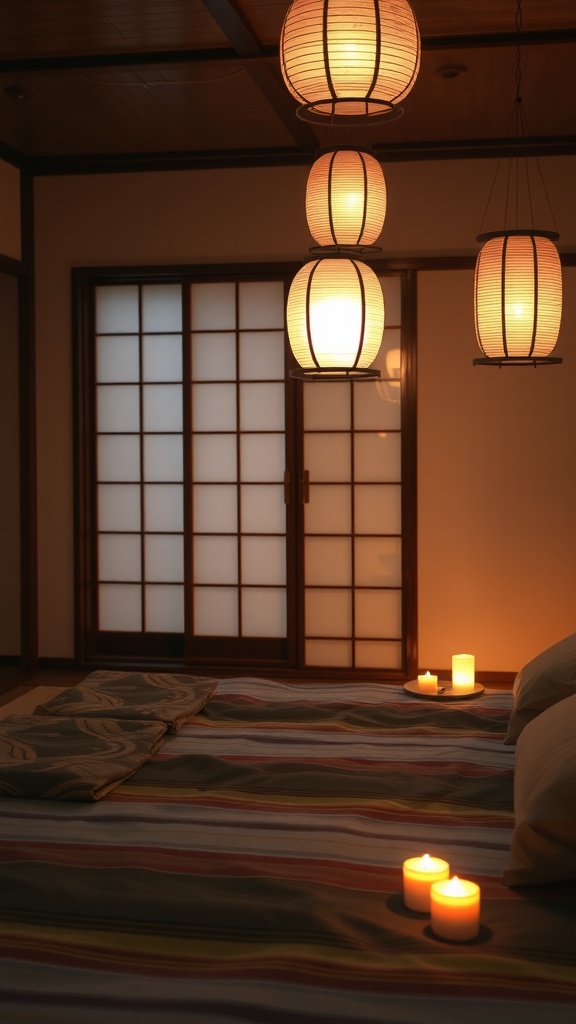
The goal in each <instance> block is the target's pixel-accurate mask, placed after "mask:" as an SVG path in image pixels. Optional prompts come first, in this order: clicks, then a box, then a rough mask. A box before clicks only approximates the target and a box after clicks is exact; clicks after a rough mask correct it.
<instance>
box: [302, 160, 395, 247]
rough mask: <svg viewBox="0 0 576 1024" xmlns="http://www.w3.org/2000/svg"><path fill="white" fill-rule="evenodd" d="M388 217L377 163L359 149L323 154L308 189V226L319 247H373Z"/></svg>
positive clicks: (310, 178) (316, 162) (382, 178)
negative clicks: (385, 218)
mask: <svg viewBox="0 0 576 1024" xmlns="http://www.w3.org/2000/svg"><path fill="white" fill-rule="evenodd" d="M385 216H386V184H385V181H384V174H383V172H382V167H381V166H380V164H379V162H378V160H376V158H375V157H373V156H371V155H370V154H369V153H365V152H363V151H362V150H358V149H351V148H350V149H348V148H346V149H344V148H341V149H335V150H332V151H330V152H328V153H323V154H322V155H321V156H319V157H318V159H317V160H316V161H315V162H314V164H313V165H312V169H311V171H310V174H309V176H308V184H307V186H306V217H307V219H308V227H309V228H310V232H311V234H312V236H313V238H314V239H315V240H316V241H317V242H318V245H319V246H336V247H348V248H349V247H358V248H359V249H366V247H369V246H373V244H374V242H375V241H376V239H377V238H378V236H379V234H380V232H381V231H382V227H383V225H384V217H385Z"/></svg>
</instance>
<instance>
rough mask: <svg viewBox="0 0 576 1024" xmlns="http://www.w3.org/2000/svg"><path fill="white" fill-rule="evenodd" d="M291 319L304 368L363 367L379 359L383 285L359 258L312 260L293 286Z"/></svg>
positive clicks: (297, 354) (292, 340)
mask: <svg viewBox="0 0 576 1024" xmlns="http://www.w3.org/2000/svg"><path fill="white" fill-rule="evenodd" d="M286 319H287V324H288V335H289V338H290V345H291V348H292V351H293V353H294V355H295V357H296V359H297V361H298V363H299V364H300V366H302V367H304V368H305V369H306V368H310V369H312V368H314V367H317V368H319V369H330V368H333V369H334V368H336V369H356V368H358V369H363V368H365V367H368V366H370V364H371V363H372V362H373V361H374V359H375V358H376V356H377V354H378V349H379V348H380V344H381V342H382V334H383V332H384V299H383V297H382V289H381V287H380V282H379V281H378V278H377V277H376V274H375V273H374V271H373V270H371V268H370V267H368V266H366V264H365V263H361V262H359V261H358V260H352V259H346V258H343V257H338V258H336V259H319V260H313V261H311V262H310V263H307V264H306V265H305V266H304V267H302V268H301V270H299V271H298V273H297V274H296V277H295V278H294V280H293V282H292V285H291V287H290V292H289V295H288V304H287V310H286Z"/></svg>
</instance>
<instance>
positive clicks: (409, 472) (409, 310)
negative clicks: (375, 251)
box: [400, 270, 418, 679]
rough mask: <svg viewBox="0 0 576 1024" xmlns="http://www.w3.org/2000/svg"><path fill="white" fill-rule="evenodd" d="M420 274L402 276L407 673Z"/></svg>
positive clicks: (413, 571)
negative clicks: (418, 286) (407, 625)
mask: <svg viewBox="0 0 576 1024" xmlns="http://www.w3.org/2000/svg"><path fill="white" fill-rule="evenodd" d="M417 280H418V279H417V274H416V272H415V271H414V270H407V271H404V273H403V278H402V295H401V302H402V314H401V334H402V369H401V372H402V406H401V424H400V429H401V438H402V448H401V460H402V469H401V478H402V604H403V607H402V615H403V621H404V622H405V623H411V624H413V625H412V628H411V629H409V630H406V631H405V636H406V664H405V673H406V676H407V677H408V678H409V679H413V678H415V676H416V675H417V671H416V667H417V664H418V417H417V410H418V403H417V380H418V374H417V366H418V363H417V340H418V334H417V303H418V296H417Z"/></svg>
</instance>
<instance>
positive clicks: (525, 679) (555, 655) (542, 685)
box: [505, 633, 576, 743]
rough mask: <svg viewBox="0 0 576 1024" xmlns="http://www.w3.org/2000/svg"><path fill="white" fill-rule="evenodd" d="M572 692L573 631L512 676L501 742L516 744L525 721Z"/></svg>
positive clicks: (575, 681) (575, 688)
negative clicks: (511, 696)
mask: <svg viewBox="0 0 576 1024" xmlns="http://www.w3.org/2000/svg"><path fill="white" fill-rule="evenodd" d="M572 693H576V633H572V634H571V636H567V637H565V639H564V640H560V641H559V642H558V643H557V644H554V645H553V646H552V647H548V649H547V650H545V651H542V654H539V655H538V656H537V657H536V658H533V659H532V661H529V662H528V664H527V665H525V666H524V668H523V669H521V670H520V672H519V673H518V675H517V676H516V679H515V680H514V687H513V694H514V708H513V711H512V715H511V716H510V721H509V723H508V734H507V736H506V740H505V742H506V743H516V740H517V739H518V737H519V736H520V733H521V732H522V730H523V728H524V726H526V725H527V724H528V722H531V721H532V719H533V718H536V716H537V715H539V714H540V713H541V712H542V711H545V709H546V708H549V707H551V706H552V704H556V702H557V701H559V700H564V698H565V697H569V696H570V695H571V694H572Z"/></svg>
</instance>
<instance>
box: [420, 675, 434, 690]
mask: <svg viewBox="0 0 576 1024" xmlns="http://www.w3.org/2000/svg"><path fill="white" fill-rule="evenodd" d="M418 689H419V690H420V692H421V693H437V692H438V676H431V675H430V673H429V672H427V673H426V675H424V676H418Z"/></svg>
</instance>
